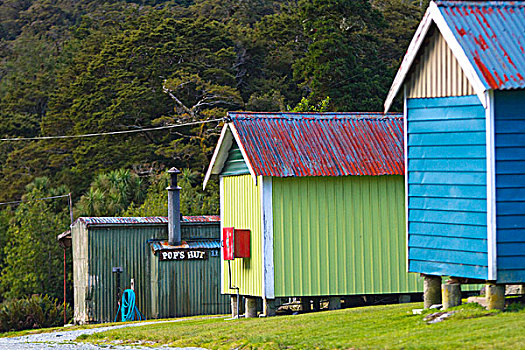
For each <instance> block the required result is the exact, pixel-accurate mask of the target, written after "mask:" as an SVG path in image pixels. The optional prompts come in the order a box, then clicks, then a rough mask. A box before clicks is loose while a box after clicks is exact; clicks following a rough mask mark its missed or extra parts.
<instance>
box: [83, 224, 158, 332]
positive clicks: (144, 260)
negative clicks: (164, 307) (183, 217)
mask: <svg viewBox="0 0 525 350" xmlns="http://www.w3.org/2000/svg"><path fill="white" fill-rule="evenodd" d="M165 229H166V228H165V226H158V225H157V226H141V227H129V226H114V227H111V228H109V227H106V228H104V227H101V228H98V227H96V226H95V227H93V228H90V230H89V235H88V237H89V240H88V243H89V245H88V251H89V254H88V256H89V275H88V288H87V289H88V291H87V293H86V304H87V305H89V308H90V309H91V310H92V314H93V316H94V319H95V320H96V321H97V322H112V321H113V320H114V317H115V313H116V305H117V301H116V296H115V280H114V274H113V273H112V267H114V266H121V267H123V269H124V271H123V273H122V274H121V275H120V280H121V287H122V288H129V287H130V281H131V279H132V278H133V279H134V280H135V293H136V294H137V306H138V308H139V310H140V311H141V312H142V313H144V315H146V317H147V318H151V303H150V300H151V295H150V293H151V288H150V279H151V277H150V255H151V253H150V251H151V250H150V247H149V244H148V243H147V241H148V239H151V238H161V237H164V238H165V237H166V231H165Z"/></svg>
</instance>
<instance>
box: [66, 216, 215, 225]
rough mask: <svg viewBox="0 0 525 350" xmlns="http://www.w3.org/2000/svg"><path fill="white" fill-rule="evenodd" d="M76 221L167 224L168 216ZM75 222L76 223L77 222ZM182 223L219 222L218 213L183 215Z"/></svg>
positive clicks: (104, 223) (92, 218)
mask: <svg viewBox="0 0 525 350" xmlns="http://www.w3.org/2000/svg"><path fill="white" fill-rule="evenodd" d="M76 222H81V223H83V224H84V225H86V226H93V225H151V224H154V225H156V224H167V223H168V218H167V217H165V216H151V217H81V218H78V219H77V221H76ZM76 222H75V223H76ZM181 222H182V223H185V222H201V223H207V222H209V223H218V222H220V217H219V216H218V215H200V216H183V217H182V220H181Z"/></svg>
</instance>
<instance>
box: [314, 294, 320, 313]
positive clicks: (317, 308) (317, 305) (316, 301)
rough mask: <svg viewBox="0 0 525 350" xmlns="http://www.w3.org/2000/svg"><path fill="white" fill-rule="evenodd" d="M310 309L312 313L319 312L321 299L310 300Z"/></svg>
mask: <svg viewBox="0 0 525 350" xmlns="http://www.w3.org/2000/svg"><path fill="white" fill-rule="evenodd" d="M312 309H313V310H314V311H319V310H321V298H318V297H316V298H312Z"/></svg>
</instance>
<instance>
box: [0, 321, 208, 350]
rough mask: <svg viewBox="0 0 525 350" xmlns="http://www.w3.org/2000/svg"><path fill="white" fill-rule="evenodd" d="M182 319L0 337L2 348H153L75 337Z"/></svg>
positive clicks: (56, 349) (12, 349) (85, 349)
mask: <svg viewBox="0 0 525 350" xmlns="http://www.w3.org/2000/svg"><path fill="white" fill-rule="evenodd" d="M180 321H182V320H173V321H159V322H142V323H133V324H127V325H119V326H110V327H100V328H91V329H78V330H74V331H67V330H64V331H58V332H51V333H41V334H31V335H24V336H21V337H13V338H0V349H2V350H3V349H6V350H51V349H52V350H58V349H65V350H69V349H75V350H100V349H115V350H123V349H148V350H151V349H152V348H151V347H144V346H140V345H138V346H135V345H133V346H129V345H128V346H122V345H110V346H108V345H105V346H97V345H93V344H87V343H75V339H76V338H77V337H78V336H80V335H82V334H93V333H99V332H105V331H108V330H111V329H117V328H124V327H140V326H145V325H148V324H153V323H166V322H180ZM158 349H164V350H168V349H187V350H190V349H191V350H197V349H199V350H200V349H202V348H171V347H160V348H158Z"/></svg>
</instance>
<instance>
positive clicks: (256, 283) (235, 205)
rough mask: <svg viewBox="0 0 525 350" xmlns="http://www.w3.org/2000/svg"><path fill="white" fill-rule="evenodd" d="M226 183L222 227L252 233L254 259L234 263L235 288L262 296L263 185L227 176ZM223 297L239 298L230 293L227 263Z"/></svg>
mask: <svg viewBox="0 0 525 350" xmlns="http://www.w3.org/2000/svg"><path fill="white" fill-rule="evenodd" d="M222 181H223V185H222V186H223V194H222V196H223V198H222V200H221V201H222V204H223V208H222V213H223V214H222V215H223V217H222V218H221V220H222V225H223V227H235V228H237V229H250V230H251V236H250V241H251V242H250V243H251V257H250V258H245V259H235V260H233V261H231V268H232V285H233V286H237V287H239V288H240V290H239V293H240V294H241V295H251V296H259V297H260V296H262V290H263V269H262V236H261V235H262V232H261V230H262V222H261V219H262V215H261V188H262V186H261V183H262V177H258V179H257V184H258V186H256V185H255V182H254V181H253V178H252V177H251V175H239V176H226V177H223V178H222ZM222 278H223V283H222V285H223V289H222V292H223V293H227V294H235V293H236V291H235V290H233V289H229V288H228V286H229V280H228V278H229V276H228V262H224V261H223V269H222Z"/></svg>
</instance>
